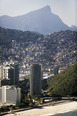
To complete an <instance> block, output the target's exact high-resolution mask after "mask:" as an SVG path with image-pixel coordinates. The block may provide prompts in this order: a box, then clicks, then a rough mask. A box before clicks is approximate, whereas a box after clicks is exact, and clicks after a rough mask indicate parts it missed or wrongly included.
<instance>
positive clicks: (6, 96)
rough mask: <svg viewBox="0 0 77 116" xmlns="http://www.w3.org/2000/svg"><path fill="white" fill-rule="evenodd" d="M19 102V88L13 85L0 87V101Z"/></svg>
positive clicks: (3, 102) (4, 102)
mask: <svg viewBox="0 0 77 116" xmlns="http://www.w3.org/2000/svg"><path fill="white" fill-rule="evenodd" d="M20 102H21V89H20V88H16V87H15V86H2V87H0V103H2V104H19V103H20Z"/></svg>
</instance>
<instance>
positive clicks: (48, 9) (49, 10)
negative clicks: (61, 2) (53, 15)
mask: <svg viewBox="0 0 77 116" xmlns="http://www.w3.org/2000/svg"><path fill="white" fill-rule="evenodd" d="M41 10H43V11H46V12H51V8H50V6H49V5H46V6H44V7H43V8H41Z"/></svg>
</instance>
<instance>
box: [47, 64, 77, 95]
mask: <svg viewBox="0 0 77 116" xmlns="http://www.w3.org/2000/svg"><path fill="white" fill-rule="evenodd" d="M48 91H49V93H50V95H54V96H58V95H59V96H77V63H76V64H75V65H73V66H71V67H69V68H67V69H66V70H64V71H63V72H61V73H60V74H58V75H56V76H54V77H53V78H52V77H51V78H49V79H48Z"/></svg>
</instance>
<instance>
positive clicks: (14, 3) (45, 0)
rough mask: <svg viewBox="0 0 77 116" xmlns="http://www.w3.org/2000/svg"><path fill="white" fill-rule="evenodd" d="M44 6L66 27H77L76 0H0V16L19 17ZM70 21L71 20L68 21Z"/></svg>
mask: <svg viewBox="0 0 77 116" xmlns="http://www.w3.org/2000/svg"><path fill="white" fill-rule="evenodd" d="M46 5H49V6H50V7H51V11H52V12H53V13H54V14H57V15H58V16H59V17H60V18H61V19H62V21H63V22H64V23H65V24H67V25H68V26H72V25H75V26H77V22H76V20H77V17H76V9H77V8H76V5H77V1H76V0H39V1H37V0H28V1H27V0H0V16H2V15H8V16H19V15H23V14H26V13H29V12H31V11H34V10H37V9H40V8H42V7H44V6H46ZM70 19H71V20H70Z"/></svg>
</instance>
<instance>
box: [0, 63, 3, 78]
mask: <svg viewBox="0 0 77 116" xmlns="http://www.w3.org/2000/svg"><path fill="white" fill-rule="evenodd" d="M0 79H3V65H0Z"/></svg>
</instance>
